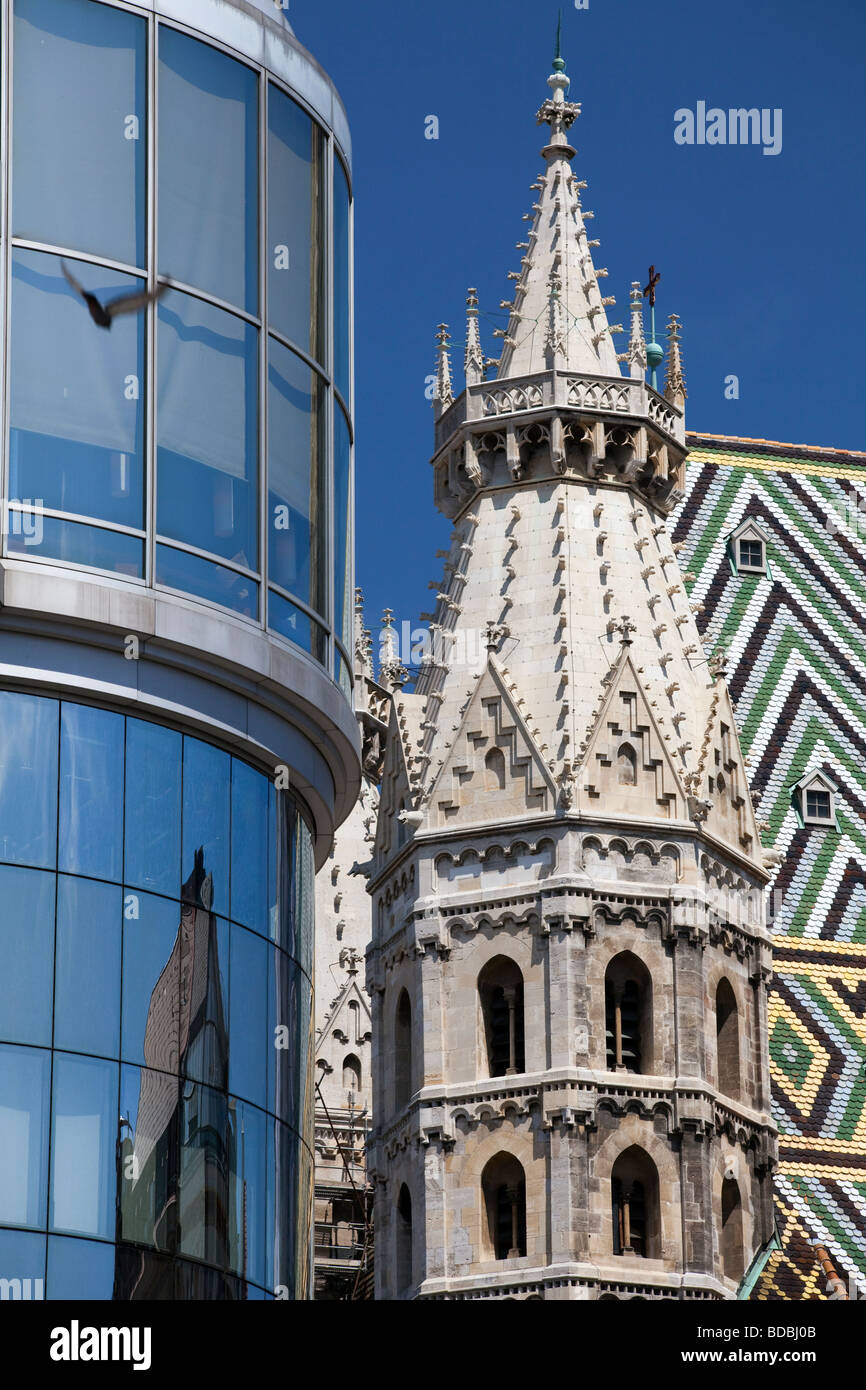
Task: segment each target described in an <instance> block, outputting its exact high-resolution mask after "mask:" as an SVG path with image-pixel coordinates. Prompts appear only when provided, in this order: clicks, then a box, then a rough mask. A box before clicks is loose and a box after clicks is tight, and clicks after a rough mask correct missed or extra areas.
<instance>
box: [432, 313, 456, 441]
mask: <svg viewBox="0 0 866 1390" xmlns="http://www.w3.org/2000/svg"><path fill="white" fill-rule="evenodd" d="M453 400H454V391H453V389H452V386H451V358H450V355H449V352H448V325H447V323H440V325H439V327H438V328H437V330H436V384H435V386H434V388H433V405H434V407H435V410H436V418H437V420H438V418H439V416H440V415H444V414H445V411H446V410H447V409H448V407H449V405H451V404H452V402H453Z"/></svg>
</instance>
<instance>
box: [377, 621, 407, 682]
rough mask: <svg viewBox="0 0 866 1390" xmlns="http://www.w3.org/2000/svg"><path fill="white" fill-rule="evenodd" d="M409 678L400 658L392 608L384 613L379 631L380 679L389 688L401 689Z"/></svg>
mask: <svg viewBox="0 0 866 1390" xmlns="http://www.w3.org/2000/svg"><path fill="white" fill-rule="evenodd" d="M408 679H409V672H408V671H407V670H406V667H405V666H404V665H403V663H402V661H401V660H400V653H399V650H398V647H397V634H396V632H395V631H394V614H393V611H392V610H391V609H390V608H386V609H385V610H384V612H383V613H382V631H381V632H380V633H379V680H380V681H381V682H382V684H383V685H384V686H385V687H386V689H388V690H399V689H401V688H402V687H403V686H404V685H405V684H406V681H407V680H408Z"/></svg>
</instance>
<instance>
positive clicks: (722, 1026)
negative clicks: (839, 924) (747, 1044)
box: [716, 979, 740, 1100]
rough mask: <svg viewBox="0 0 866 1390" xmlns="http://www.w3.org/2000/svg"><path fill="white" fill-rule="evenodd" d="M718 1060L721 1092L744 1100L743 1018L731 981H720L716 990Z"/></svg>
mask: <svg viewBox="0 0 866 1390" xmlns="http://www.w3.org/2000/svg"><path fill="white" fill-rule="evenodd" d="M716 1059H717V1067H718V1078H719V1090H720V1091H722V1092H723V1094H724V1095H726V1096H730V1097H731V1099H732V1100H739V1099H740V1016H739V1013H738V1011H737V1000H736V996H735V995H734V991H733V989H732V988H731V984H730V981H729V980H724V979H722V980H720V981H719V986H718V989H717V990H716Z"/></svg>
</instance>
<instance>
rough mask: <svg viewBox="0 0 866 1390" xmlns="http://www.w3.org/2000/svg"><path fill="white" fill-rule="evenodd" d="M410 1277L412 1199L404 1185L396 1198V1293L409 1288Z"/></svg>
mask: <svg viewBox="0 0 866 1390" xmlns="http://www.w3.org/2000/svg"><path fill="white" fill-rule="evenodd" d="M413 1283H414V1279H413V1277H412V1198H411V1197H410V1196H409V1189H408V1187H407V1186H406V1184H405V1183H404V1184H403V1186H402V1187H401V1188H400V1192H399V1195H398V1197H397V1292H398V1293H403V1292H404V1290H406V1289H408V1288H411V1286H412V1284H413Z"/></svg>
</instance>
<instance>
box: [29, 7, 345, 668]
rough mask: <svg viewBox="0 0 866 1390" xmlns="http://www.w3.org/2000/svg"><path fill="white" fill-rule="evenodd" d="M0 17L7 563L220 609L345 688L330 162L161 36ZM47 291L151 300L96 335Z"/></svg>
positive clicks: (40, 14) (254, 91)
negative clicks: (96, 576)
mask: <svg viewBox="0 0 866 1390" xmlns="http://www.w3.org/2000/svg"><path fill="white" fill-rule="evenodd" d="M9 8H10V13H9V23H10V32H9V38H10V43H9V49H10V57H11V63H10V68H9V77H8V80H9V85H10V92H11V120H10V127H11V128H10V131H9V149H10V153H11V161H10V178H9V185H8V212H7V218H6V230H7V232H8V236H9V242H10V245H9V261H10V265H9V290H10V313H9V320H8V322H9V339H8V342H9V354H8V359H9V366H8V373H7V378H8V379H7V383H6V389H7V400H8V407H9V420H8V434H7V439H6V441H5V453H6V456H7V469H8V471H7V479H8V483H7V492H6V497H7V499H8V507H9V518H8V523H7V528H6V530H7V553H9V554H19V553H22V552H24V551H25V547H26V554H27V556H28V558H30V559H34V558H35V559H44V560H48V561H50V562H52V563H54V564H57V563H61V564H64V565H83V566H87V567H88V568H91V569H94V570H100V571H104V572H105V573H108V574H116V575H121V576H123V578H124V579H125V580H126V581H128V582H131V583H139V584H141V585H144V586H154V587H156V588H158V589H165V590H170V591H174V592H178V593H183V594H188V595H192V596H194V597H195V598H196V599H198V600H200V601H203V602H206V603H209V604H214V605H219V606H221V607H224V608H226V609H228V610H229V611H231V612H232V613H235V614H238V615H239V616H240V617H242V618H244V619H246V620H247V621H248V622H250V623H255V624H261V625H262V626H265V627H267V628H269V629H270V630H271V631H273V632H274V633H277V634H279V635H280V636H281V637H283V638H285V639H286V640H288V641H290V642H292V643H295V644H298V645H300V646H301V647H302V648H303V649H304V650H305V651H307V652H309V653H310V654H311V655H312V656H313V657H314V658H315V659H316V660H317V661H319V662H321V663H322V664H324V665H325V666H326V668H327V669H329V670H332V671H333V672H334V674H335V675H336V676H337V678H338V679H340V680H342V681H343V682H344V684H346V685H347V686H348V684H349V681H350V673H349V668H350V665H351V663H350V662H348V663H347V661H346V656H347V649H348V647H349V643H350V634H349V631H348V626H347V625H348V622H349V618H350V604H349V602H348V595H349V594H350V592H351V590H350V583H351V574H350V550H351V545H350V542H351V537H350V529H349V513H350V505H349V503H350V487H351V466H350V452H351V413H350V412H351V372H350V361H351V353H350V333H351V322H350V319H351V315H350V300H351V287H350V272H349V262H350V227H349V206H350V196H349V182H348V176H347V172H346V165H345V162H344V160H345V156H344V155H343V153H342V151H341V150H340V147H339V144H338V142H337V139H336V137H335V136H334V135H333V133H332V132H330V131H328V130H327V128H326V127H325V126H324V125H323V124H322V121H321V119H320V118H319V119H317V117H316V114H315V113H313V112H311V111H310V110H309V109H308V108H307V107H306V106H305V105H304V104H302V102H301V101H300V100H299V99H298V97H297V94H296V93H292V92H291V91H289V90H287V88H286V87H285V85H283V84H281V83H280V82H278V81H277V80H276V78H275V77H274V75H273V74H271V73H269V72H268V71H267V70H266V69H264V68H262V67H260V66H258V65H254V64H252V63H251V62H250V60H249V58H247V57H246V56H244V55H239V54H237V53H233V52H231V51H229V50H228V49H227V48H225V47H222V46H220V47H218V46H216V45H215V44H214V43H213V42H212V41H207V40H205V39H204V38H203V37H202V36H201V34H200V33H196V32H195V31H189V30H185V29H181V28H179V27H178V26H177V25H176V23H168V22H165V21H162V20H159V19H158V16H154V15H150V16H148V15H147V14H145V13H144V12H142V11H140V10H137V9H134V8H132V7H124V8H120V7H119V6H116V5H111V4H107V3H103V0H12V4H11V5H10V7H9ZM173 8H175V9H177V8H179V7H176V6H175V7H173ZM180 8H181V9H182V8H183V7H180ZM190 8H192V9H194V10H196V11H201V10H202V9H203V8H206V7H202V6H200V5H195V6H192V7H190ZM214 8H217V7H216V6H215V7H214ZM273 13H274V14H275V15H276V14H277V13H278V11H277V10H276V8H274V10H273ZM64 270H67V271H68V272H69V273H70V274H71V275H72V277H73V279H74V280H75V281H76V282H77V283H78V284H79V285H80V286H81V287H82V288H83V289H84V290H85V291H86V292H88V293H90V294H93V295H95V296H96V297H97V299H98V300H99V301H100V302H101V303H103V304H105V303H110V302H111V301H112V300H114V299H117V298H118V297H120V296H122V295H124V294H132V293H134V292H135V291H137V290H138V291H150V292H151V293H153V292H154V291H157V290H159V291H161V293H160V296H159V299H158V301H157V303H156V304H155V306H154V308H153V310H151V311H149V312H142V313H134V314H127V315H123V316H118V317H117V318H116V319H115V320H114V321H112V323H111V329H110V331H109V332H103V333H99V334H97V333H94V332H93V323H92V321H91V318H90V316H89V314H88V311H87V307H86V305H85V304H84V303H83V301H82V297H81V294H80V293H79V292H78V291H77V289H76V288H75V287H74V286H73V285H72V284H70V283H69V280H68V279H67V277H66V275H65V274H64ZM37 532H38V534H37Z"/></svg>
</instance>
